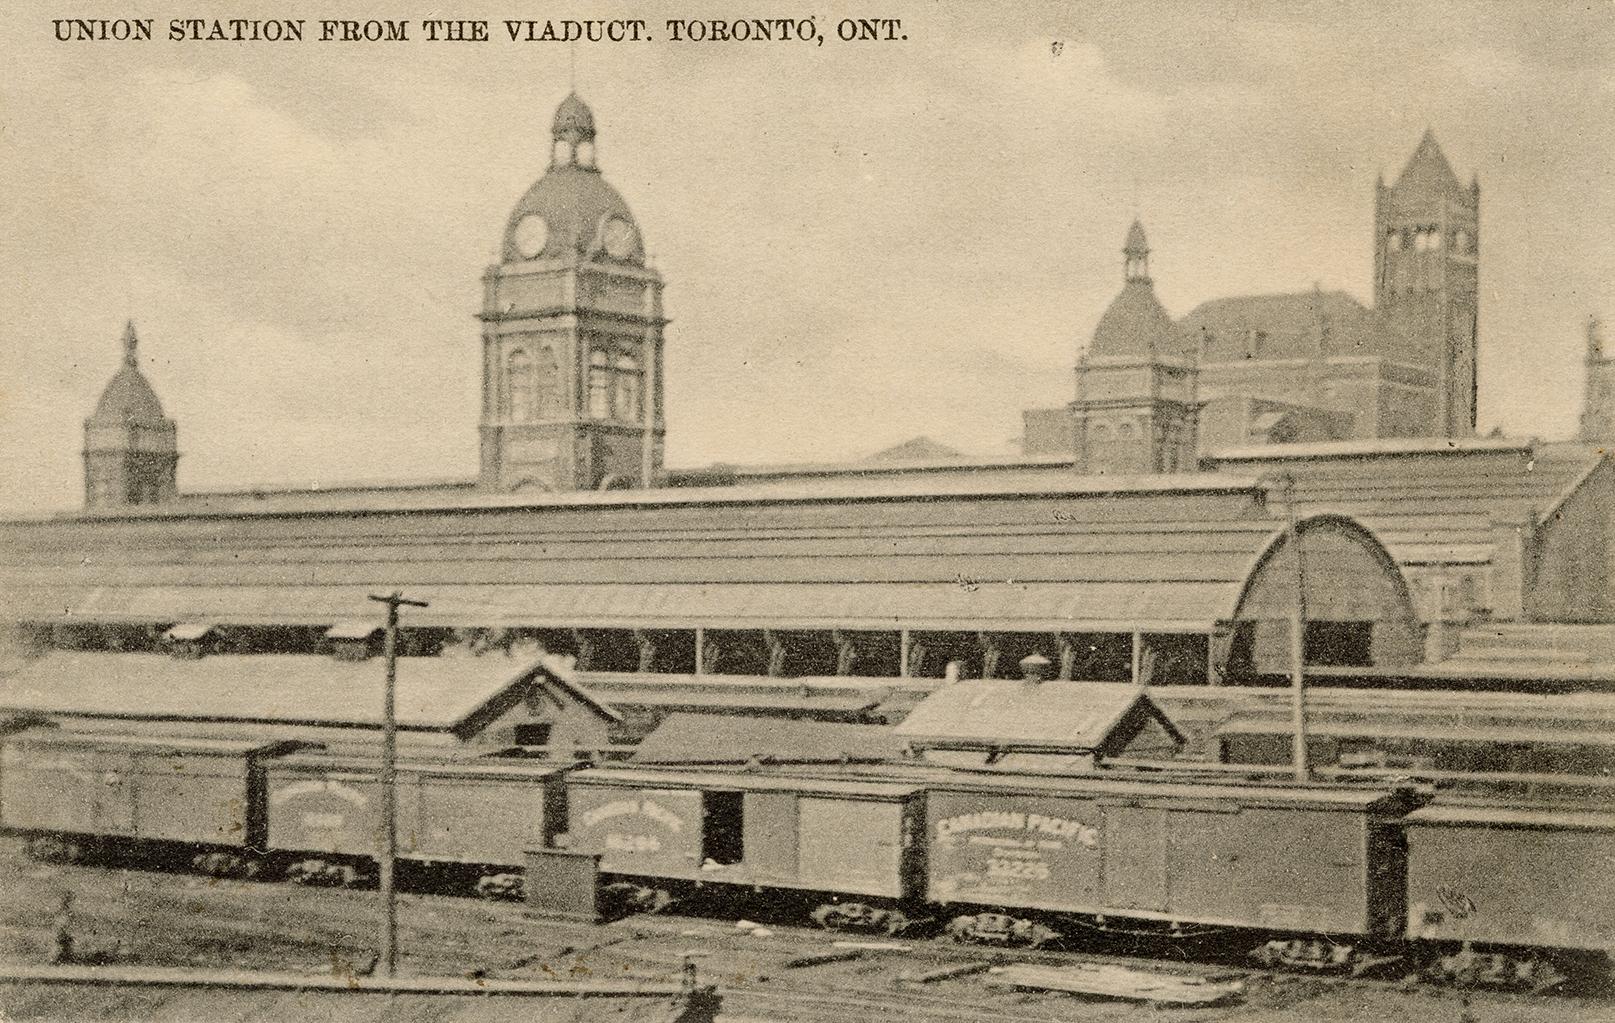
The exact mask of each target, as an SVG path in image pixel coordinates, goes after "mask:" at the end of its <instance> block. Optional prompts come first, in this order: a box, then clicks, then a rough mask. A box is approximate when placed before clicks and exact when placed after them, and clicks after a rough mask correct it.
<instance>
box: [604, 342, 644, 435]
mask: <svg viewBox="0 0 1615 1023" xmlns="http://www.w3.org/2000/svg"><path fill="white" fill-rule="evenodd" d="M613 368H614V369H615V370H616V372H615V373H614V374H613V381H612V383H613V387H612V395H611V407H612V409H613V411H615V412H616V417H617V419H619V420H621V421H623V422H626V423H636V422H638V421H639V417H640V409H639V360H638V359H636V358H634V357H633V356H632V355H619V356H617V360H616V364H615V366H614V367H613Z"/></svg>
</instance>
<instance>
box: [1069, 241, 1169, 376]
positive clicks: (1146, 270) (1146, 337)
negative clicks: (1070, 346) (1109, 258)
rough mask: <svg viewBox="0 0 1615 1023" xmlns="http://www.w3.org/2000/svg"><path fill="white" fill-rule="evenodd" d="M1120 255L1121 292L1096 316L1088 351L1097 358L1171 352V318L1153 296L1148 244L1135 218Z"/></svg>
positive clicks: (1153, 288)
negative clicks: (1100, 314) (1097, 323)
mask: <svg viewBox="0 0 1615 1023" xmlns="http://www.w3.org/2000/svg"><path fill="white" fill-rule="evenodd" d="M1122 256H1123V259H1124V262H1123V273H1122V276H1123V281H1124V283H1123V284H1122V290H1121V294H1119V295H1117V296H1116V297H1115V298H1114V299H1113V300H1111V303H1110V308H1108V309H1106V310H1105V315H1103V316H1101V317H1100V318H1099V326H1097V327H1095V328H1094V332H1093V344H1092V345H1090V346H1089V348H1088V352H1089V354H1090V355H1093V356H1095V357H1099V358H1111V357H1117V356H1154V355H1170V354H1174V349H1175V347H1176V346H1175V345H1174V344H1173V337H1174V332H1173V326H1172V317H1170V316H1168V315H1167V312H1166V310H1165V309H1164V308H1162V306H1161V301H1160V299H1158V298H1156V297H1155V285H1154V283H1153V282H1152V281H1151V279H1150V264H1149V256H1150V247H1149V243H1148V242H1147V241H1146V240H1145V238H1144V225H1143V224H1142V223H1140V222H1139V221H1138V220H1137V219H1136V218H1135V219H1134V220H1133V225H1132V227H1130V228H1128V229H1127V241H1126V243H1125V244H1124V245H1123V246H1122Z"/></svg>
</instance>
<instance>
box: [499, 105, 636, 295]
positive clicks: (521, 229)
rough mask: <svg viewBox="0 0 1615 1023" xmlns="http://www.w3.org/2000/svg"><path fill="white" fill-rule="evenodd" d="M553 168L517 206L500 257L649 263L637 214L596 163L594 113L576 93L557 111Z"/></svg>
mask: <svg viewBox="0 0 1615 1023" xmlns="http://www.w3.org/2000/svg"><path fill="white" fill-rule="evenodd" d="M550 134H551V139H552V141H551V154H550V165H549V169H548V170H547V171H546V172H545V174H544V176H543V177H542V178H540V179H539V180H538V181H537V182H535V183H534V184H533V187H531V188H529V189H528V190H527V194H525V195H523V196H522V197H521V200H520V201H519V202H517V203H516V208H515V209H514V210H512V211H511V214H510V219H509V221H507V222H506V224H505V236H504V244H503V246H502V247H501V253H500V258H501V259H502V260H503V261H504V262H507V263H511V262H520V261H522V260H529V259H567V260H574V259H575V260H581V261H593V260H604V261H609V262H616V263H632V264H643V263H644V261H645V246H644V240H643V239H642V238H640V236H639V226H638V224H637V223H636V222H635V221H634V215H633V213H632V212H631V211H630V210H629V209H628V204H627V203H626V202H624V201H623V198H622V196H621V195H619V194H618V193H617V190H616V189H615V188H612V187H611V185H609V184H607V183H606V180H605V178H604V177H603V176H601V174H600V169H599V167H597V166H596V165H595V160H594V140H595V125H594V114H593V112H591V111H590V110H589V107H588V104H586V103H584V102H583V100H582V99H580V98H579V97H578V95H577V94H576V93H572V94H569V95H568V96H567V97H566V99H564V100H562V101H561V105H560V106H559V107H557V108H556V110H555V119H554V121H553V123H552V124H551V128H550Z"/></svg>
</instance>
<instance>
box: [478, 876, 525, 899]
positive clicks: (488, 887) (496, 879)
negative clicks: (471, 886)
mask: <svg viewBox="0 0 1615 1023" xmlns="http://www.w3.org/2000/svg"><path fill="white" fill-rule="evenodd" d="M526 892H527V881H526V879H525V878H523V877H522V875H520V874H514V873H504V874H484V875H482V876H481V877H479V878H477V894H478V895H480V896H481V897H483V898H484V899H514V900H516V901H518V902H519V901H521V900H522V899H523V898H525V897H526Z"/></svg>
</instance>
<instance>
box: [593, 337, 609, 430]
mask: <svg viewBox="0 0 1615 1023" xmlns="http://www.w3.org/2000/svg"><path fill="white" fill-rule="evenodd" d="M589 417H590V418H591V419H610V418H611V365H610V363H609V361H608V360H607V358H606V353H605V352H603V351H601V350H600V349H598V348H596V349H595V350H594V351H592V352H590V353H589Z"/></svg>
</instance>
